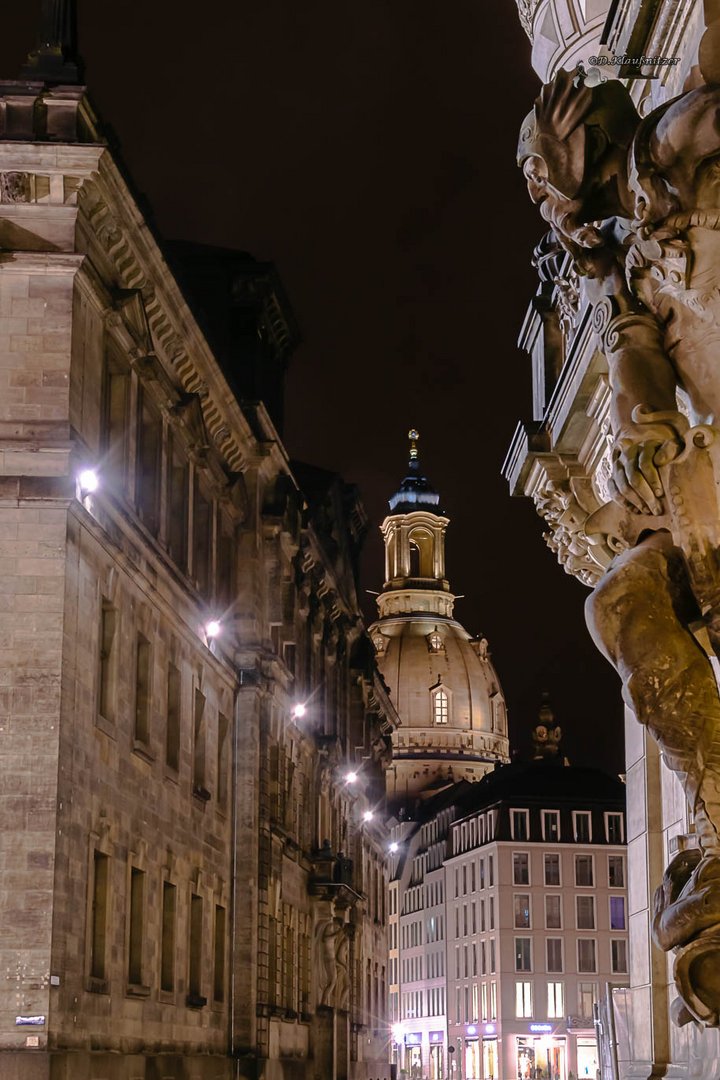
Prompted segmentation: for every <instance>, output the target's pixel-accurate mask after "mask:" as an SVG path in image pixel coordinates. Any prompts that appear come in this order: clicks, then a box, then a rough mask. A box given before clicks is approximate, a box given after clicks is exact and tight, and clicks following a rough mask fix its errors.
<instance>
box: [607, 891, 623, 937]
mask: <svg viewBox="0 0 720 1080" xmlns="http://www.w3.org/2000/svg"><path fill="white" fill-rule="evenodd" d="M610 929H611V930H625V929H627V928H626V926H625V897H624V896H611V897H610Z"/></svg>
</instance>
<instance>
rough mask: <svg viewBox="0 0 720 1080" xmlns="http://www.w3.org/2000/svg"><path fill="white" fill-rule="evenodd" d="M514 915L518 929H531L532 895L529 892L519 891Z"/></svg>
mask: <svg viewBox="0 0 720 1080" xmlns="http://www.w3.org/2000/svg"><path fill="white" fill-rule="evenodd" d="M514 915H515V922H514V926H515V927H516V928H517V929H519V930H529V929H530V897H529V895H528V894H527V893H519V894H517V895H516V896H515V897H514Z"/></svg>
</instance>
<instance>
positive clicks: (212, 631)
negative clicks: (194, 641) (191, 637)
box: [205, 619, 221, 638]
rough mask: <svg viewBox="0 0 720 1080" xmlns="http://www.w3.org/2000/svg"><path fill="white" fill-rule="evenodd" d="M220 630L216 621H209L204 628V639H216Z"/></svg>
mask: <svg viewBox="0 0 720 1080" xmlns="http://www.w3.org/2000/svg"><path fill="white" fill-rule="evenodd" d="M220 630H221V626H220V623H219V622H218V621H217V619H211V620H210V622H209V623H207V624H206V626H205V637H208V638H216V637H218V636H219V634H220Z"/></svg>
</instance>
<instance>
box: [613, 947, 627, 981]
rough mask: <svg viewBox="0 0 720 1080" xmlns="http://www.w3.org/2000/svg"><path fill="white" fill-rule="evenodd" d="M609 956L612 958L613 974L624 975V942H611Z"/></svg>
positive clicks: (625, 960)
mask: <svg viewBox="0 0 720 1080" xmlns="http://www.w3.org/2000/svg"><path fill="white" fill-rule="evenodd" d="M610 954H611V957H612V970H613V972H614V973H615V974H622V975H624V974H625V973H626V972H627V969H628V968H627V943H626V942H625V941H611V942H610Z"/></svg>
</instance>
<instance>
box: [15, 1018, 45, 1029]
mask: <svg viewBox="0 0 720 1080" xmlns="http://www.w3.org/2000/svg"><path fill="white" fill-rule="evenodd" d="M44 1024H45V1017H44V1016H16V1017H15V1027H43V1025H44Z"/></svg>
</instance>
